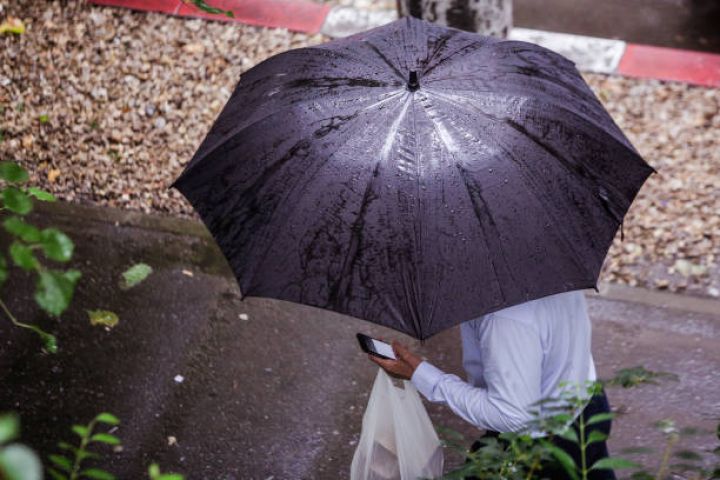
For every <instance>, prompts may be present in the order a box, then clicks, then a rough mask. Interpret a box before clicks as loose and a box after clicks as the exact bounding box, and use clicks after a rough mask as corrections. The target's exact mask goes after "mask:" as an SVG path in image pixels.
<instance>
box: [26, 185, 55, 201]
mask: <svg viewBox="0 0 720 480" xmlns="http://www.w3.org/2000/svg"><path fill="white" fill-rule="evenodd" d="M27 193H29V194H30V195H32V196H33V197H35V198H37V199H38V200H40V201H41V202H54V201H56V200H57V199H56V198H55V195H53V194H52V193H50V192H46V191H45V190H41V189H39V188H37V187H28V189H27Z"/></svg>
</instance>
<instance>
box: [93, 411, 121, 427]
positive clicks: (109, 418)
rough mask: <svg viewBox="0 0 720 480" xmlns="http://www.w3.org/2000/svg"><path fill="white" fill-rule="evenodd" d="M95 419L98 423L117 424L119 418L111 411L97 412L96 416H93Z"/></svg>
mask: <svg viewBox="0 0 720 480" xmlns="http://www.w3.org/2000/svg"><path fill="white" fill-rule="evenodd" d="M95 420H96V421H98V422H100V423H105V424H107V425H119V424H120V419H119V418H117V417H116V416H115V415H113V414H112V413H107V412H103V413H101V414H99V415H98V416H97V417H95Z"/></svg>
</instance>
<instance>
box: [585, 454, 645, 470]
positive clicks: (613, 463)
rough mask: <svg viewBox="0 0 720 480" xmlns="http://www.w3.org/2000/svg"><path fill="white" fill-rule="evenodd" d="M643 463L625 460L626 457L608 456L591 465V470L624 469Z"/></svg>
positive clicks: (636, 466)
mask: <svg viewBox="0 0 720 480" xmlns="http://www.w3.org/2000/svg"><path fill="white" fill-rule="evenodd" d="M640 467H642V465H640V464H639V463H635V462H631V461H630V460H625V459H624V458H614V457H607V458H601V459H600V460H598V461H597V462H595V463H594V464H593V466H592V467H590V470H603V469H609V470H622V469H624V468H640Z"/></svg>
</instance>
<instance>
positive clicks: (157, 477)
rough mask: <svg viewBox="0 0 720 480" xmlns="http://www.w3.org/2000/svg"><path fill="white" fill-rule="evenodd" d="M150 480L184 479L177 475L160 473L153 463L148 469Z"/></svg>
mask: <svg viewBox="0 0 720 480" xmlns="http://www.w3.org/2000/svg"><path fill="white" fill-rule="evenodd" d="M148 475H150V480H184V479H185V477H184V476H182V475H180V474H179V473H161V472H160V467H159V466H158V464H157V463H153V464H152V465H150V467H149V468H148Z"/></svg>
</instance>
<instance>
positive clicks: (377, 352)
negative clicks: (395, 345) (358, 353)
mask: <svg viewBox="0 0 720 480" xmlns="http://www.w3.org/2000/svg"><path fill="white" fill-rule="evenodd" d="M357 339H358V342H360V348H362V350H363V352H365V353H369V354H370V355H374V356H376V357H380V358H386V359H389V360H397V357H396V356H395V352H393V349H392V346H391V345H390V344H389V343H385V342H383V341H381V340H377V339H375V338H372V337H368V336H367V335H364V334H362V333H358V334H357Z"/></svg>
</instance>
